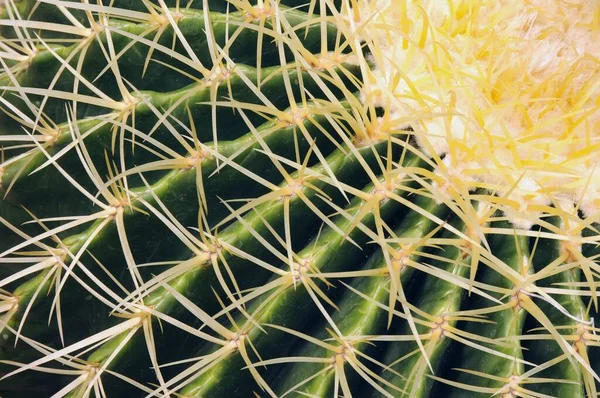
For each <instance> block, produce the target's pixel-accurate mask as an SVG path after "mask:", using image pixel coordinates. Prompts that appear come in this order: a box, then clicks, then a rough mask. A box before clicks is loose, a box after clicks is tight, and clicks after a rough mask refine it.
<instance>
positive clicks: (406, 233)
mask: <svg viewBox="0 0 600 398" xmlns="http://www.w3.org/2000/svg"><path fill="white" fill-rule="evenodd" d="M421 199H422V200H418V201H417V205H418V206H419V207H421V208H422V209H428V207H430V208H436V211H439V212H440V213H443V212H444V208H443V206H438V205H437V204H436V203H435V201H433V200H427V199H423V198H421ZM433 227H434V223H433V222H432V221H431V220H429V219H425V218H423V217H422V216H421V215H420V214H418V213H416V212H414V211H409V212H408V213H407V214H406V215H405V216H404V217H403V218H402V221H401V222H400V224H399V225H398V226H397V227H396V234H397V235H398V237H399V238H422V237H424V236H425V235H427V234H428V233H429V232H431V229H432V228H433ZM411 259H412V260H414V261H417V260H418V256H414V257H413V258H411ZM385 267H386V260H385V258H384V257H383V254H382V253H381V252H376V253H375V254H373V255H372V256H371V257H370V258H369V260H367V262H366V264H365V265H363V266H362V267H361V269H378V268H385ZM413 273H414V269H413V268H409V267H405V268H402V270H401V275H400V277H401V281H402V284H403V286H407V285H406V284H407V283H408V281H409V280H410V279H411V277H412V276H413ZM390 283H391V280H390V278H389V276H386V277H374V278H368V279H357V280H356V281H355V282H354V284H353V285H355V286H354V288H355V289H356V290H358V291H360V292H362V293H363V294H364V295H366V296H367V297H371V298H372V299H373V300H374V301H375V302H379V303H382V304H386V303H387V301H388V297H389V289H390ZM338 306H339V308H340V311H336V312H335V313H334V314H333V319H334V321H335V323H336V325H337V326H338V327H339V328H340V330H341V331H342V333H343V334H344V336H368V335H379V334H386V330H387V315H386V314H385V312H383V311H381V310H377V308H378V306H377V305H376V304H375V303H373V302H369V301H367V300H364V299H363V298H361V296H359V295H357V294H356V293H353V292H351V291H346V292H344V293H343V296H342V298H341V299H340V302H339V304H338ZM397 310H400V309H397ZM314 332H315V333H313V334H312V335H315V336H318V338H319V339H320V340H325V339H327V338H329V337H331V336H330V335H329V334H328V333H326V332H325V331H324V330H323V329H322V327H319V328H317V330H315V331H314ZM333 343H334V344H335V342H333ZM367 344H368V343H358V344H356V347H357V348H363V347H364V348H366V346H367ZM378 344H380V343H377V342H376V343H375V348H372V349H371V351H373V352H375V350H376V346H377V345H378ZM295 351H296V352H298V353H299V355H300V356H307V357H319V358H327V357H329V356H333V354H334V353H332V352H329V351H327V350H326V349H324V348H322V347H319V346H317V345H314V344H310V343H308V342H302V343H301V345H300V348H299V349H296V350H295ZM361 351H362V352H363V353H365V354H367V355H368V352H369V351H367V352H365V351H363V350H362V349H361ZM363 363H365V362H363ZM365 364H368V363H365ZM325 367H326V365H315V364H306V363H304V364H300V363H299V364H291V365H288V366H286V367H285V368H283V369H282V370H281V371H280V372H279V373H278V374H277V377H276V379H275V380H274V385H275V386H276V387H275V389H276V391H277V393H278V395H281V394H284V393H286V392H288V390H289V389H290V388H292V387H294V386H296V385H297V384H298V383H300V382H302V381H303V380H305V379H307V378H308V377H310V376H312V375H313V374H314V373H316V372H317V371H319V370H321V369H322V368H325ZM344 368H345V370H346V371H347V373H346V378H347V379H348V383H349V384H350V386H353V385H360V377H359V376H358V375H357V374H356V373H355V372H354V371H352V368H351V367H350V366H349V365H348V364H346V365H345V367H344ZM334 378H335V371H334V370H333V369H332V370H329V371H327V372H325V373H324V374H322V375H321V376H319V377H317V378H314V379H312V380H311V381H310V382H309V383H306V384H304V385H303V386H302V387H300V388H297V389H296V390H298V391H302V392H304V393H306V394H312V395H314V396H324V397H325V396H331V395H332V393H333V391H334ZM362 384H363V385H365V384H366V382H364V381H362ZM397 386H398V387H401V386H400V385H397ZM371 388H372V387H371ZM394 393H395V394H398V391H394ZM379 394H380V393H379Z"/></svg>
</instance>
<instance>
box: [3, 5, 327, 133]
mask: <svg viewBox="0 0 600 398" xmlns="http://www.w3.org/2000/svg"><path fill="white" fill-rule="evenodd" d="M183 14H184V16H183V17H182V18H181V19H180V20H179V22H178V28H179V29H180V31H181V34H182V35H183V37H185V39H186V40H187V41H188V43H189V44H190V48H191V49H192V51H193V52H194V53H195V54H196V55H197V57H198V58H199V59H202V60H210V59H211V58H210V57H211V55H210V51H209V47H208V43H207V38H206V35H205V33H204V30H205V29H206V27H205V26H204V23H205V22H204V15H203V12H201V11H187V12H184V13H183ZM305 15H306V14H305V13H303V12H301V11H296V10H293V9H289V10H286V18H287V19H288V21H289V22H290V24H291V25H292V26H296V25H299V26H302V24H303V23H305V21H306V18H305ZM245 20H246V17H245V16H244V15H243V14H241V13H239V12H238V13H230V14H228V15H227V16H225V15H224V14H221V13H211V15H210V21H211V30H212V32H213V35H214V40H215V42H216V43H217V44H218V45H219V46H220V47H222V48H227V49H228V55H229V58H230V59H231V60H232V61H234V62H236V63H240V64H245V63H246V64H248V63H251V62H254V61H255V60H256V57H257V55H258V54H257V51H258V43H259V41H258V38H259V33H258V32H257V31H255V30H252V29H240V30H239V34H238V32H237V31H236V30H237V27H238V26H239V25H242V24H244V23H245ZM254 24H257V22H254ZM266 24H267V26H269V22H268V21H267V22H266ZM111 28H112V29H113V30H114V31H113V32H114V33H111V35H110V39H111V43H112V45H113V48H114V53H115V54H119V53H120V52H121V51H122V50H123V49H125V48H127V56H122V57H120V58H119V62H118V68H119V72H120V73H121V75H122V77H123V78H124V79H126V80H127V81H128V82H129V83H130V84H132V85H133V86H135V87H136V88H137V89H138V90H148V89H151V88H152V87H156V86H160V87H161V88H162V89H163V90H164V91H173V90H177V89H180V88H182V87H185V86H187V85H189V84H191V83H193V80H191V79H190V78H189V77H187V76H186V75H185V74H184V73H186V74H191V75H192V76H194V77H195V78H197V79H201V78H202V77H203V76H202V75H200V74H199V71H196V70H193V69H191V68H190V67H189V66H186V65H185V64H183V63H174V64H173V61H171V58H170V57H169V56H167V55H165V54H163V53H161V52H159V51H155V52H154V53H153V54H152V56H153V59H154V60H155V61H154V62H150V63H149V65H148V68H147V70H146V71H145V73H142V72H143V66H144V64H145V61H146V58H147V55H148V46H147V45H145V44H144V43H142V42H139V41H138V42H135V43H134V44H132V40H131V37H139V36H141V35H143V34H145V33H146V32H148V31H149V30H150V32H152V31H153V30H155V29H158V26H155V27H153V25H149V24H144V23H142V24H135V23H127V22H119V21H118V20H117V22H115V25H114V26H113V25H112V22H111ZM299 29H300V30H301V31H300V32H298V37H299V38H301V39H302V43H303V45H304V46H305V47H306V48H307V50H309V51H312V52H317V51H318V50H319V48H320V45H321V43H320V39H321V34H320V29H319V25H313V26H309V27H308V29H305V28H303V27H301V28H299ZM120 32H122V33H120ZM327 33H328V34H327V37H328V40H329V45H330V46H332V45H333V43H334V42H335V37H336V33H337V31H336V29H335V27H334V26H333V25H331V24H329V25H328V32H327ZM146 34H147V35H148V37H147V40H150V41H151V40H152V36H153V35H152V34H151V33H146ZM173 34H174V32H173V29H172V28H170V27H166V29H164V32H163V33H162V34H161V36H160V40H159V42H158V44H161V45H163V46H164V47H166V48H170V47H171V43H172V42H173ZM106 36H107V35H106V33H104V32H100V33H99V41H100V42H101V43H102V46H100V45H99V44H98V41H93V42H90V45H89V46H86V47H85V51H86V52H85V61H84V62H83V65H82V68H81V71H82V73H83V76H84V77H86V78H87V79H88V81H90V82H94V85H95V86H96V87H97V88H99V89H100V90H101V91H103V92H104V93H105V94H107V95H108V96H109V97H111V98H114V99H117V100H118V99H119V97H120V95H119V88H118V85H117V84H116V81H115V79H114V78H113V77H112V76H111V74H110V73H104V74H103V78H100V79H99V80H98V81H96V79H97V76H98V74H99V73H100V72H101V71H102V70H103V69H104V67H105V65H106V60H105V55H104V54H105V51H108V48H109V47H108V46H109V43H108V41H107V37H106ZM232 36H235V41H232V43H233V44H229V45H228V44H227V41H228V40H229V39H231V38H232ZM270 43H271V40H270V39H269V38H268V37H263V43H262V45H261V47H260V54H261V64H260V67H269V66H273V65H275V64H276V63H277V61H278V60H279V54H278V49H277V47H276V46H274V45H272V44H270ZM131 44H132V45H131ZM129 45H131V47H128V46H129ZM39 50H40V51H39V52H38V53H37V54H36V55H35V56H34V57H33V59H32V60H31V62H30V65H29V66H28V68H27V69H26V70H25V71H24V72H23V73H20V74H19V75H18V82H19V84H20V85H21V86H23V87H40V88H47V87H49V86H50V84H51V83H52V81H53V80H54V79H55V76H56V75H57V73H58V72H59V71H60V70H61V69H63V70H64V69H65V67H64V66H62V64H61V62H60V61H59V60H57V59H56V56H55V55H53V54H52V53H51V52H50V51H48V50H46V49H45V48H44V47H43V46H42V47H41V48H39ZM175 50H176V51H177V52H179V53H185V51H186V50H185V49H184V48H183V47H181V46H180V45H178V46H176V47H175ZM53 51H54V52H55V53H56V54H57V56H58V57H60V58H62V59H63V60H67V59H71V58H73V59H72V60H71V62H70V64H71V66H72V67H73V68H77V62H78V58H79V54H80V53H81V45H79V44H75V45H71V46H67V47H54V48H53ZM73 54H75V56H74V57H73ZM286 58H287V59H290V60H291V59H293V57H292V54H291V53H290V52H289V51H288V52H287V54H286ZM159 62H163V63H164V62H169V63H170V64H173V67H174V68H177V69H169V68H164V67H163V66H162V65H161V64H160V63H159ZM203 66H204V68H206V69H207V70H210V69H211V68H212V67H213V65H212V62H211V61H206V62H203ZM181 72H184V73H181ZM72 76H73V75H72V74H71V73H64V72H63V73H62V74H61V78H60V79H59V80H58V81H57V82H56V83H55V84H54V86H53V88H54V89H55V90H59V91H67V92H71V91H72V90H73V77H72ZM5 85H8V86H11V85H12V84H11V79H10V78H9V77H8V76H5V77H3V78H2V79H0V86H5ZM79 87H80V89H79V92H80V93H81V94H86V95H93V93H91V91H90V90H89V89H87V88H86V87H84V86H83V84H79ZM128 88H129V87H126V89H128ZM265 94H267V93H265ZM34 103H35V104H36V105H39V102H35V101H34ZM21 107H22V109H23V110H26V108H25V106H24V105H21ZM44 112H45V113H46V114H47V115H48V116H49V117H51V118H52V120H55V121H57V122H62V121H64V120H66V117H65V110H64V103H63V101H60V100H57V101H51V102H49V103H48V105H47V106H45V107H44ZM79 112H81V113H80V115H81V116H88V115H90V114H94V113H98V112H99V111H98V110H97V109H96V110H94V108H92V109H88V107H87V106H86V105H84V104H82V105H80V106H79Z"/></svg>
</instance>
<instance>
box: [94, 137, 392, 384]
mask: <svg viewBox="0 0 600 398" xmlns="http://www.w3.org/2000/svg"><path fill="white" fill-rule="evenodd" d="M386 146H387V144H386V143H381V144H379V145H378V147H379V150H380V151H382V152H384V151H385V150H386ZM361 155H362V156H364V158H365V159H366V160H369V161H370V162H373V163H375V162H376V161H375V158H374V157H373V153H372V151H371V150H370V148H365V149H364V150H363V151H361ZM328 164H329V165H330V166H331V167H332V169H333V170H334V171H336V172H337V173H336V175H337V177H338V178H339V179H340V181H345V180H350V179H352V180H353V181H356V182H359V181H365V182H366V181H367V178H366V176H362V177H360V173H358V174H357V172H360V170H361V169H360V166H359V165H358V163H357V162H356V160H353V159H352V158H348V157H346V156H345V155H344V153H343V152H341V151H336V152H334V153H333V154H332V155H331V156H330V157H329V158H328ZM373 166H375V164H373ZM316 183H317V184H318V185H317V187H318V188H320V189H322V190H323V191H324V192H325V193H328V194H336V190H335V188H333V187H331V188H328V187H327V186H324V185H323V184H319V183H318V182H316ZM303 192H304V194H305V195H306V196H307V197H308V198H309V199H312V198H313V197H315V194H316V191H315V190H312V189H306V188H303ZM340 199H341V198H338V199H336V201H338V202H339V201H340ZM282 206H283V203H282V202H280V201H273V202H271V201H270V202H267V203H264V204H263V205H261V206H260V207H261V209H259V210H258V211H259V212H261V213H262V217H264V218H265V219H266V220H267V221H268V222H269V223H270V224H271V225H272V226H274V227H276V228H277V229H278V230H281V229H282V225H281V223H282V220H281V216H282ZM302 207H304V205H303V203H302V201H301V200H300V199H299V198H298V197H294V198H292V199H291V200H290V210H292V209H295V210H296V211H297V212H298V214H301V215H302V216H301V217H300V218H297V219H294V220H291V224H292V225H294V228H297V229H298V236H300V237H302V236H308V235H307V234H303V233H302V229H303V228H306V227H305V226H304V227H303V225H306V226H310V225H312V224H313V223H311V221H312V220H311V219H310V217H309V218H307V214H306V213H303V212H299V211H298V210H299V209H301V208H302ZM290 214H292V213H291V212H290ZM244 218H245V219H246V222H247V223H249V224H251V225H253V227H254V229H255V230H257V231H261V229H264V223H263V222H262V220H261V218H260V217H257V216H253V217H248V216H246V217H244ZM307 232H309V231H307ZM313 233H314V231H313ZM331 234H332V233H331V231H330V235H331ZM221 237H222V239H224V240H225V241H227V242H228V243H229V244H232V245H235V246H236V247H242V248H251V249H252V248H256V249H261V246H257V245H256V243H255V242H253V238H252V237H251V236H250V235H249V233H248V230H247V228H246V227H244V226H243V225H240V223H239V222H237V223H234V224H232V225H231V226H230V227H228V228H226V229H225V230H224V231H223V232H222V235H221ZM321 242H327V239H326V237H324V238H323V240H321ZM298 244H299V245H300V246H301V242H298ZM309 246H310V245H309ZM262 250H264V248H263V249H262ZM250 253H251V254H258V253H254V252H252V251H251V252H250ZM225 254H226V256H227V253H225ZM227 257H229V256H227ZM228 263H229V265H230V267H232V269H233V270H234V272H235V274H236V275H240V277H241V279H240V281H239V282H240V283H243V285H240V288H241V289H243V288H245V287H246V288H247V287H254V286H260V285H261V284H264V283H265V282H266V278H268V276H269V274H268V273H267V272H265V271H264V270H261V269H257V268H254V267H253V268H251V269H247V271H244V268H247V263H245V262H243V261H236V259H235V258H230V259H228ZM200 281H201V283H202V284H205V286H210V285H213V286H216V284H217V283H218V282H217V281H216V275H215V274H214V272H213V269H212V268H211V267H210V266H204V267H201V268H197V269H194V270H190V271H188V272H186V273H185V274H184V275H182V276H180V277H178V278H177V279H175V280H174V281H173V282H172V283H170V284H171V286H172V287H174V288H175V289H176V290H177V291H179V292H180V293H181V294H184V295H185V296H186V297H188V298H190V299H191V300H192V301H194V302H199V303H202V305H203V309H205V310H207V311H209V313H210V312H211V310H212V311H215V312H216V310H217V309H218V307H217V303H216V302H215V301H214V296H213V295H212V292H211V291H210V290H209V289H206V290H204V289H203V290H199V289H197V286H198V285H197V283H198V282H200ZM209 302H212V303H213V304H211V305H209V304H208V303H209ZM148 304H150V305H154V306H155V307H156V309H157V310H159V311H162V312H164V313H169V314H172V315H173V316H175V315H178V314H179V313H180V312H181V311H182V310H183V308H182V307H181V306H180V305H178V303H177V302H176V301H175V300H174V298H173V296H172V295H170V294H169V293H168V292H167V291H165V290H164V289H162V288H160V289H157V290H156V291H154V292H152V294H151V295H150V298H149V299H148ZM139 337H141V336H139ZM117 345H118V340H115V341H111V342H110V343H108V344H107V345H106V347H103V348H101V349H100V350H99V351H98V352H97V353H94V354H92V356H91V357H90V361H93V362H99V363H101V362H102V361H103V360H104V359H106V358H107V357H108V356H109V355H110V354H111V353H112V350H114V347H116V346H117ZM111 347H112V348H111ZM185 354H189V353H185ZM173 360H174V359H173ZM236 363H237V362H236ZM230 366H235V363H234V364H232V365H230ZM232 387H233V386H230V387H229V388H232ZM220 388H222V387H220ZM204 390H205V388H203V391H204Z"/></svg>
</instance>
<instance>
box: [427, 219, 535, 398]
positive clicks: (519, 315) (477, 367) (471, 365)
mask: <svg viewBox="0 0 600 398" xmlns="http://www.w3.org/2000/svg"><path fill="white" fill-rule="evenodd" d="M506 225H508V223H506V222H504V223H498V226H499V227H503V226H506ZM489 244H490V246H491V247H492V248H493V251H494V253H495V255H496V256H497V257H498V258H499V259H501V260H502V261H503V262H504V263H506V264H508V265H509V266H510V267H511V268H512V269H514V270H515V271H517V272H521V267H522V266H523V265H524V263H523V258H527V259H528V258H529V257H530V253H529V239H528V238H527V237H523V236H500V235H492V236H491V237H490V239H489ZM532 271H533V270H532V269H531V267H529V272H530V273H531V272H532ZM481 274H482V275H481V280H482V281H484V282H486V283H489V284H492V285H494V286H503V287H505V288H508V289H510V288H512V287H513V286H512V284H511V283H510V281H508V280H507V279H506V278H503V277H502V276H501V275H500V274H498V273H497V272H495V271H494V270H492V269H491V268H489V267H485V268H484V269H483V270H481ZM497 298H498V299H501V297H500V296H497ZM509 300H510V298H508V299H505V300H503V301H504V302H508V301H509ZM470 303H471V305H472V307H471V308H472V309H477V308H485V307H486V306H487V305H489V301H487V300H485V299H483V298H481V297H479V296H475V297H473V298H472V299H471V300H470ZM526 315H527V312H526V311H525V310H524V309H522V308H518V307H513V308H508V309H505V310H502V311H498V312H492V313H491V314H490V315H489V316H488V320H489V321H491V322H493V323H469V322H465V329H464V330H465V331H467V332H470V333H478V334H480V335H482V336H485V337H487V338H490V339H499V338H506V337H511V336H520V335H521V334H522V333H523V327H524V323H525V317H526ZM515 344H516V346H514V347H503V346H496V347H493V348H494V349H495V350H496V351H499V352H502V353H504V354H507V355H510V356H512V357H514V358H520V359H522V358H523V353H522V351H521V346H520V344H519V343H518V342H515ZM452 345H453V346H454V347H453V348H454V350H453V351H451V352H452V354H449V355H457V356H459V358H458V359H456V360H455V362H454V363H453V367H455V368H458V369H468V370H473V371H481V369H490V370H491V371H492V374H493V375H495V376H498V377H501V378H505V379H509V378H510V377H511V376H513V375H519V374H522V373H523V372H524V369H523V364H522V363H519V362H516V361H512V360H508V359H506V358H500V357H498V356H496V355H492V354H488V353H480V352H476V350H474V349H472V348H469V347H464V346H463V347H459V346H458V344H456V343H453V344H452ZM442 377H448V378H450V379H454V380H456V381H457V382H459V383H464V384H470V385H476V386H481V387H489V388H495V389H497V390H500V389H501V388H502V387H503V386H504V384H506V382H505V381H498V380H490V379H486V378H483V377H479V376H476V375H473V374H469V373H466V372H460V371H453V370H449V369H447V370H446V372H445V374H443V375H442ZM438 387H441V386H439V385H438ZM434 393H435V392H434ZM449 394H450V396H451V397H456V398H459V397H460V394H461V391H460V390H450V391H449ZM473 396H474V397H476V396H477V397H485V396H487V395H486V394H476V393H473Z"/></svg>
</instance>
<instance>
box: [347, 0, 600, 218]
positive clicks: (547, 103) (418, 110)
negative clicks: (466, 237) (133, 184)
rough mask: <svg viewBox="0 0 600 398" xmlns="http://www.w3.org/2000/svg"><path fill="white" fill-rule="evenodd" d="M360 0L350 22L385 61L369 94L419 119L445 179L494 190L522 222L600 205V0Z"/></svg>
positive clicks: (392, 111)
mask: <svg viewBox="0 0 600 398" xmlns="http://www.w3.org/2000/svg"><path fill="white" fill-rule="evenodd" d="M353 4H354V7H353V8H352V10H351V12H350V13H349V15H350V17H349V18H348V21H347V22H348V29H351V30H353V31H354V32H355V34H356V35H358V37H359V38H360V39H361V40H364V41H365V42H366V45H367V47H368V49H369V51H370V53H371V54H372V55H371V57H372V59H371V61H372V62H373V63H374V64H375V68H374V69H373V70H372V71H371V72H370V76H369V79H367V82H366V84H365V87H364V90H363V93H362V99H363V101H364V102H367V103H374V104H375V105H377V106H383V107H384V108H385V110H386V112H387V114H388V115H389V116H391V117H392V118H395V119H397V120H403V121H406V122H407V123H410V124H411V125H412V126H413V127H414V128H415V134H416V137H417V140H418V142H419V145H420V147H421V149H422V150H423V151H425V152H427V153H428V154H429V155H431V156H433V157H434V158H436V159H438V170H437V173H438V174H439V175H440V176H441V177H442V178H443V177H444V176H452V178H451V179H449V181H448V184H440V186H442V187H443V186H446V185H456V184H460V185H461V187H453V188H452V189H448V191H449V192H448V194H449V195H450V196H452V195H457V194H458V192H466V191H467V190H471V191H472V190H473V189H476V188H485V189H488V190H491V191H493V192H495V193H496V195H497V197H496V198H495V199H490V200H492V201H495V202H496V203H498V204H499V205H500V207H501V208H502V209H503V210H504V211H505V213H506V214H507V216H508V217H509V218H510V219H511V220H512V221H513V222H515V223H516V224H517V225H520V226H523V227H530V226H531V225H532V224H533V223H534V222H535V219H536V217H537V216H536V215H539V214H542V213H543V212H548V211H549V210H548V209H549V208H550V206H552V207H553V208H558V207H562V208H563V209H574V206H578V209H579V210H582V211H583V212H584V214H586V215H588V216H589V215H592V214H595V213H598V211H599V210H600V200H598V199H597V198H599V197H600V174H599V173H600V170H599V169H600V163H599V162H600V156H599V155H600V111H599V108H600V96H599V94H600V46H598V43H600V3H599V2H597V1H595V0H569V1H564V0H530V1H517V0H502V1H499V0H493V1H487V0H484V1H476V0H475V1H458V0H454V1H452V0H446V1H444V0H421V1H418V0H414V1H410V0H376V1H364V2H355V3H353ZM438 156H439V157H438ZM442 158H443V160H442ZM457 188H460V189H457Z"/></svg>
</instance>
